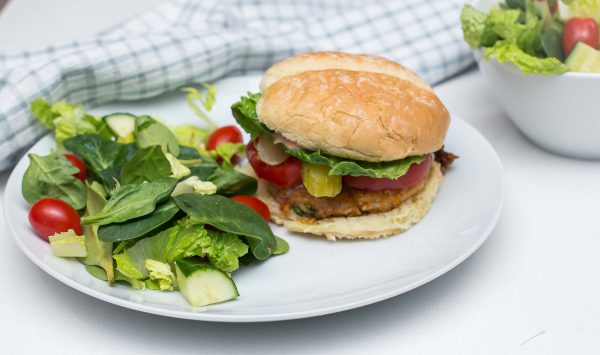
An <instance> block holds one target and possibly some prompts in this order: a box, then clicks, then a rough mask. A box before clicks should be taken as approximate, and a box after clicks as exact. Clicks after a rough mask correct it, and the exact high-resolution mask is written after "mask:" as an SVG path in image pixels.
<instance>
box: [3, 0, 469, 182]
mask: <svg viewBox="0 0 600 355" xmlns="http://www.w3.org/2000/svg"><path fill="white" fill-rule="evenodd" d="M462 3H463V1H458V0H447V1H443V0H430V1H424V0H404V1H372V0H203V1H193V0H177V1H174V2H168V3H164V4H162V5H160V6H159V7H157V8H156V9H154V10H152V11H149V12H147V13H145V14H142V15H140V16H139V17H136V18H134V19H132V20H130V21H128V22H126V23H124V24H122V25H120V26H117V27H114V28H112V29H110V30H107V31H105V32H102V33H100V34H98V35H97V36H96V37H94V38H91V39H88V40H82V41H77V42H73V43H69V44H65V45H55V46H49V47H47V48H43V49H40V50H34V51H26V52H19V53H0V170H4V169H7V168H9V167H10V166H12V165H13V164H14V163H15V162H16V160H17V159H18V158H19V157H20V156H21V155H22V154H23V152H24V150H25V149H27V148H28V147H29V146H31V145H32V144H33V143H35V141H36V140H37V139H39V138H40V137H41V136H42V135H43V134H44V133H45V132H44V128H43V127H42V126H41V125H40V124H39V123H37V122H36V121H34V120H33V119H32V117H31V113H30V112H29V103H30V102H31V101H32V100H34V99H36V98H38V97H44V98H46V99H48V100H49V101H57V100H67V101H71V102H82V103H84V104H86V105H87V106H97V105H100V104H103V103H107V102H111V101H116V100H136V99H141V98H147V97H151V96H154V95H158V94H160V93H163V92H166V91H169V90H173V89H176V88H178V87H180V86H182V85H185V84H188V83H193V82H211V81H214V80H216V79H219V78H222V77H225V76H228V75H239V74H243V73H245V72H249V71H256V70H264V69H266V68H267V67H268V66H270V65H271V64H272V63H274V62H276V61H279V60H281V59H283V58H285V57H288V56H290V55H292V54H294V53H298V52H304V51H309V50H343V51H348V52H361V53H370V54H378V55H382V56H385V57H388V58H391V59H393V60H395V61H398V62H400V63H403V64H404V65H406V66H407V67H409V68H411V69H413V70H415V71H416V72H418V73H419V74H420V75H422V76H423V77H424V78H425V79H426V80H427V81H429V82H430V83H437V82H439V81H441V80H443V79H445V78H447V77H449V76H451V75H453V74H455V73H457V72H459V71H461V70H462V69H464V68H465V67H467V66H468V65H469V64H470V63H471V62H472V57H471V55H470V53H469V51H468V48H467V47H466V46H465V45H464V43H463V40H462V33H461V29H460V23H459V14H460V9H461V7H462Z"/></svg>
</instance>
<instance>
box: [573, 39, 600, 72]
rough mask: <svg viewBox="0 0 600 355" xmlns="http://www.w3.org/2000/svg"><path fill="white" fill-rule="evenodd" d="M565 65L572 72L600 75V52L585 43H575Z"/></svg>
mask: <svg viewBox="0 0 600 355" xmlns="http://www.w3.org/2000/svg"><path fill="white" fill-rule="evenodd" d="M565 64H566V65H567V66H568V67H569V68H570V69H571V70H573V71H577V72H583V73H600V51H597V50H595V49H594V48H592V47H590V46H588V45H587V44H585V43H582V42H577V44H576V45H575V47H573V49H572V50H571V53H570V54H569V56H568V57H567V60H566V61H565Z"/></svg>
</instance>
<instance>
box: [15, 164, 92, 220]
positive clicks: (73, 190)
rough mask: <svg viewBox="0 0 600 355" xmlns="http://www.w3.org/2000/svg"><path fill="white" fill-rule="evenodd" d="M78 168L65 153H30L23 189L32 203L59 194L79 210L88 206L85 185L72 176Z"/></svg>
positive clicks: (56, 196) (55, 196)
mask: <svg viewBox="0 0 600 355" xmlns="http://www.w3.org/2000/svg"><path fill="white" fill-rule="evenodd" d="M78 172H79V169H77V168H76V167H74V166H73V165H72V164H71V163H70V162H69V161H68V160H67V158H65V157H64V156H62V155H59V154H57V153H52V154H50V155H47V156H44V157H42V156H39V155H36V154H29V167H28V168H27V170H26V171H25V175H23V183H22V192H23V197H24V198H25V200H26V201H27V202H29V203H31V204H33V203H35V202H37V201H39V200H40V199H42V198H45V197H52V198H58V199H61V200H63V201H65V202H66V203H68V204H69V205H71V206H73V208H75V209H76V210H79V209H82V208H83V207H85V199H86V191H85V185H84V184H83V183H82V182H81V181H79V180H78V179H77V178H75V177H74V176H73V174H76V173H78Z"/></svg>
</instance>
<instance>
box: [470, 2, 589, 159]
mask: <svg viewBox="0 0 600 355" xmlns="http://www.w3.org/2000/svg"><path fill="white" fill-rule="evenodd" d="M461 20H462V27H463V34H464V39H465V41H466V42H467V43H468V44H469V45H470V46H471V48H472V49H473V51H474V55H475V58H476V60H477V63H478V65H479V69H480V71H481V73H482V76H483V77H484V79H485V81H486V82H487V84H488V86H489V88H490V90H491V91H492V93H493V94H494V95H495V96H496V98H497V100H498V101H499V103H500V105H501V106H502V108H503V109H504V110H505V111H506V113H507V114H508V116H509V117H510V118H511V120H512V121H513V122H514V124H515V125H516V126H517V127H518V128H519V130H520V131H521V132H523V133H524V134H525V136H527V138H529V139H530V140H531V141H532V142H534V143H535V144H537V145H538V146H540V147H542V148H544V149H546V150H548V151H551V152H553V153H557V154H560V155H566V156H569V157H575V158H582V159H600V140H599V139H598V135H599V134H600V120H598V112H599V111H600V102H599V101H598V100H597V98H596V93H598V92H600V75H598V73H600V52H599V51H598V48H599V45H600V38H599V30H598V21H600V0H577V1H575V0H562V1H553V0H535V1H534V0H502V1H500V2H498V0H496V1H485V0H482V1H478V2H476V3H474V5H473V6H472V5H466V6H465V7H464V8H463V11H462V14H461Z"/></svg>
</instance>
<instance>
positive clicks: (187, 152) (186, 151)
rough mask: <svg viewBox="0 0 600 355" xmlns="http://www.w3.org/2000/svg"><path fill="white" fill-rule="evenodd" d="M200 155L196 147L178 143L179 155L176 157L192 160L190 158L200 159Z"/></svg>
mask: <svg viewBox="0 0 600 355" xmlns="http://www.w3.org/2000/svg"><path fill="white" fill-rule="evenodd" d="M200 157H202V156H201V155H200V153H198V151H197V150H196V148H192V147H187V146H185V145H179V156H178V157H177V159H179V160H192V159H200Z"/></svg>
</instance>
